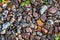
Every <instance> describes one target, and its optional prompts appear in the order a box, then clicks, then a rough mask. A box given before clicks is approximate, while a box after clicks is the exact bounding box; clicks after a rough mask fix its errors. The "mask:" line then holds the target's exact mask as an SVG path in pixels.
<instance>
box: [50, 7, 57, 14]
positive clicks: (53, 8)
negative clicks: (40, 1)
mask: <svg viewBox="0 0 60 40" xmlns="http://www.w3.org/2000/svg"><path fill="white" fill-rule="evenodd" d="M56 11H57V7H51V8H50V9H49V12H51V13H55V12H56Z"/></svg>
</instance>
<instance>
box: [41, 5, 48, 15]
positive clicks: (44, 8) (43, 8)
mask: <svg viewBox="0 0 60 40" xmlns="http://www.w3.org/2000/svg"><path fill="white" fill-rule="evenodd" d="M47 9H48V7H47V6H46V5H43V6H42V7H41V9H40V13H41V14H44V12H45V11H46V10H47Z"/></svg>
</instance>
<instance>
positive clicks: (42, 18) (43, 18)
mask: <svg viewBox="0 0 60 40" xmlns="http://www.w3.org/2000/svg"><path fill="white" fill-rule="evenodd" d="M41 20H42V21H43V22H44V21H45V20H46V14H43V15H41Z"/></svg>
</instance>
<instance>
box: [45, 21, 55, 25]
mask: <svg viewBox="0 0 60 40" xmlns="http://www.w3.org/2000/svg"><path fill="white" fill-rule="evenodd" d="M46 24H48V25H52V24H54V22H53V21H52V20H48V21H47V23H46Z"/></svg>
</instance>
